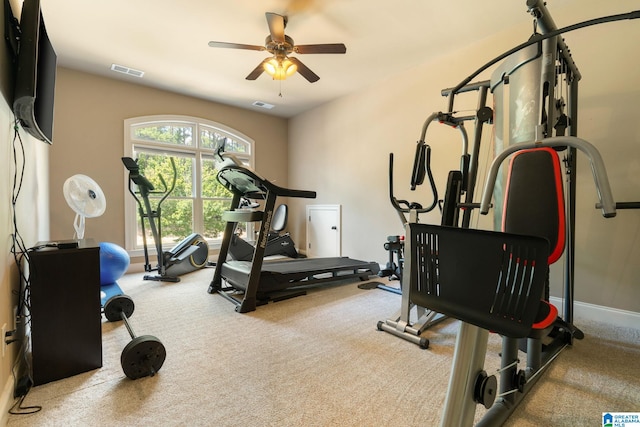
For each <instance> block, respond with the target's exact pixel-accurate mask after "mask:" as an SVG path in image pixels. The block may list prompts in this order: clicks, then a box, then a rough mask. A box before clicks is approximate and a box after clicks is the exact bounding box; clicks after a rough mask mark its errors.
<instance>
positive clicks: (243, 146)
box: [224, 138, 250, 154]
mask: <svg viewBox="0 0 640 427" xmlns="http://www.w3.org/2000/svg"><path fill="white" fill-rule="evenodd" d="M224 150H225V151H229V152H231V153H244V154H250V153H249V144H247V143H246V142H244V141H239V140H237V139H231V138H227V141H226V142H225V144H224Z"/></svg>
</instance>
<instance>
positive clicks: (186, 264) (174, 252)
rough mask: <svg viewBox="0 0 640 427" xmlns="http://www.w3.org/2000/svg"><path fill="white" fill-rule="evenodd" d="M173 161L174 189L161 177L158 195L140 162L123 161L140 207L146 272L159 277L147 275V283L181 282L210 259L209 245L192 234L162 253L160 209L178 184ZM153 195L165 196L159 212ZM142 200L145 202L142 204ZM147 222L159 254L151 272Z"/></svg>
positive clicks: (126, 158)
mask: <svg viewBox="0 0 640 427" xmlns="http://www.w3.org/2000/svg"><path fill="white" fill-rule="evenodd" d="M170 159H171V167H172V169H173V179H172V182H171V186H170V187H168V186H167V183H166V182H165V180H164V178H163V177H162V176H160V177H159V178H160V181H161V182H162V185H163V187H164V188H163V190H161V191H156V190H155V187H154V185H153V184H152V183H151V182H150V181H149V180H148V179H147V178H146V177H145V176H144V175H142V174H141V173H140V168H139V166H138V162H137V161H135V160H133V159H132V158H131V157H122V163H123V164H124V166H125V167H126V168H127V170H128V171H129V193H131V195H132V196H133V198H134V199H135V200H136V203H137V204H138V212H139V214H140V223H141V226H142V242H143V246H144V261H145V264H144V270H145V271H146V272H151V271H157V272H158V274H157V275H145V276H144V280H155V281H162V282H179V281H180V278H179V277H178V276H181V275H183V274H186V273H190V272H192V271H195V270H198V269H200V268H203V267H205V266H206V265H207V262H208V259H209V245H208V244H207V241H206V240H205V239H204V238H203V237H202V236H201V235H199V234H197V233H191V234H190V235H189V236H187V237H186V238H184V239H183V240H182V241H181V242H180V243H178V244H177V245H175V246H174V247H172V248H171V249H170V250H168V251H163V249H162V226H161V212H162V211H161V206H162V203H163V202H164V201H165V200H166V198H167V197H168V196H169V194H171V192H172V191H173V189H174V188H175V184H176V177H177V172H176V165H175V162H174V160H173V157H171V158H170ZM132 183H133V184H136V185H137V187H138V191H137V194H138V195H139V196H140V197H138V195H136V191H134V190H133V186H132ZM150 194H162V197H161V198H160V200H159V201H158V204H157V206H156V209H155V210H154V209H152V207H151V202H150V201H149V195H150ZM141 199H142V200H141ZM145 219H146V220H148V221H149V227H150V228H151V235H152V236H153V240H154V243H155V247H156V251H157V252H156V253H157V254H158V257H157V258H158V264H157V266H156V267H155V268H152V266H151V264H150V263H149V251H148V248H147V234H146V232H145V226H144V224H145Z"/></svg>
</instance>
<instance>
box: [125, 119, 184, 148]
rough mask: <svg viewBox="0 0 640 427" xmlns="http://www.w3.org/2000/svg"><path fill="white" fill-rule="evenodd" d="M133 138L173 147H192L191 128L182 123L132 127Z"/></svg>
mask: <svg viewBox="0 0 640 427" xmlns="http://www.w3.org/2000/svg"><path fill="white" fill-rule="evenodd" d="M132 130H133V138H135V139H140V140H143V141H153V142H162V143H165V144H175V145H185V146H192V145H193V126H192V125H189V124H182V123H158V124H143V125H138V126H134V127H133V129H132Z"/></svg>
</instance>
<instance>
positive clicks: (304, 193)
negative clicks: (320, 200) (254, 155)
mask: <svg viewBox="0 0 640 427" xmlns="http://www.w3.org/2000/svg"><path fill="white" fill-rule="evenodd" d="M226 171H232V172H234V180H233V182H232V181H230V180H228V179H225V172H226ZM237 174H239V175H240V178H241V179H242V178H244V179H245V180H246V181H245V180H242V181H241V182H238V181H237V178H238V177H237ZM217 178H218V181H219V182H220V183H221V184H222V185H224V187H225V188H227V189H228V190H229V191H231V192H232V193H234V194H239V195H240V196H247V197H249V198H251V199H257V198H264V194H265V193H266V192H267V191H269V192H273V193H274V194H275V195H276V196H279V197H297V198H305V199H315V198H316V192H315V191H308V190H295V189H291V188H285V187H280V186H279V185H276V184H274V183H272V182H270V181H268V180H267V179H265V178H263V177H261V176H260V175H258V174H257V173H255V172H254V171H252V170H251V169H248V168H246V167H244V166H241V165H238V164H228V165H226V166H224V167H223V168H222V169H221V170H220V171H219V172H218V176H217ZM241 183H247V184H250V185H248V186H247V187H253V188H254V189H255V190H256V191H246V190H242V189H241V188H240V184H241Z"/></svg>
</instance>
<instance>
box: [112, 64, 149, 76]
mask: <svg viewBox="0 0 640 427" xmlns="http://www.w3.org/2000/svg"><path fill="white" fill-rule="evenodd" d="M111 71H115V72H117V73H122V74H128V75H130V76H133V77H140V78H142V76H144V71H140V70H134V69H133V68H129V67H125V66H124V65H118V64H111Z"/></svg>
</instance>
